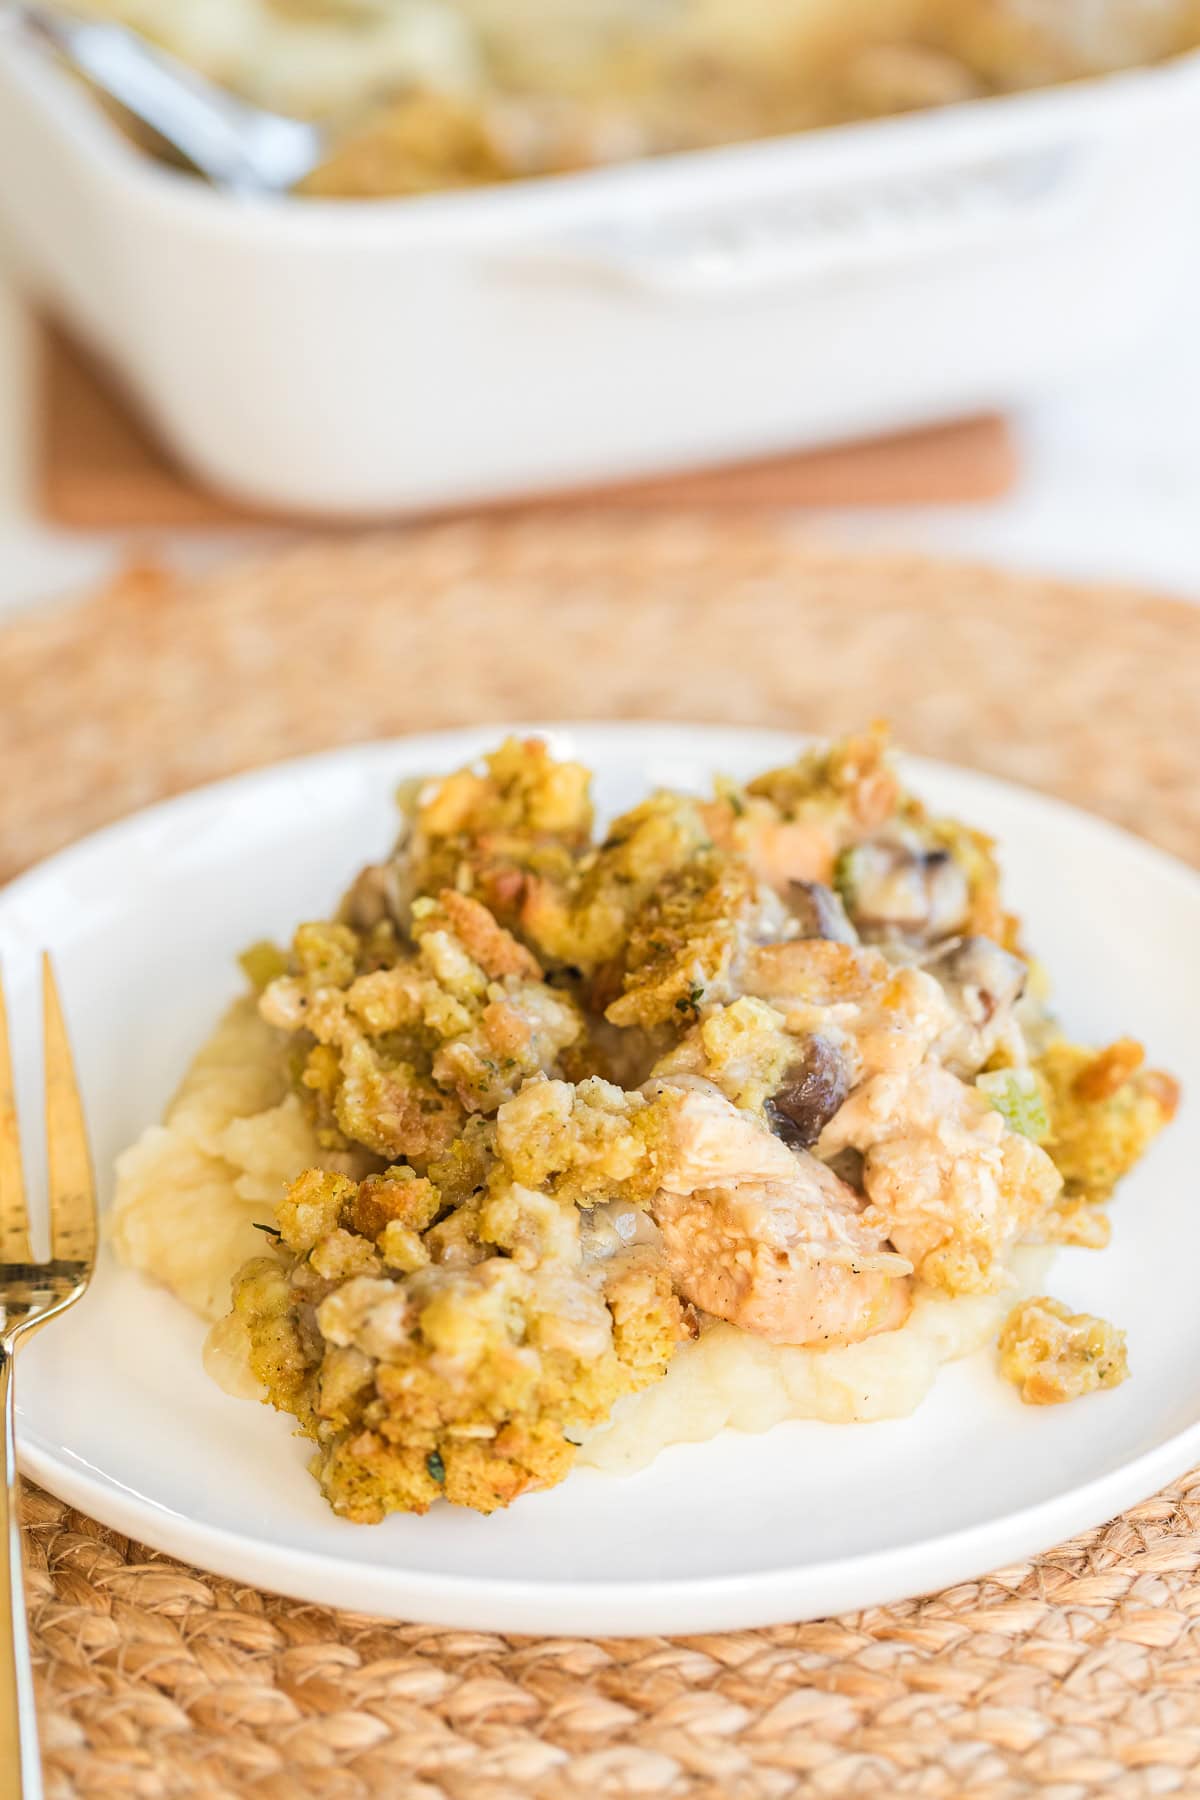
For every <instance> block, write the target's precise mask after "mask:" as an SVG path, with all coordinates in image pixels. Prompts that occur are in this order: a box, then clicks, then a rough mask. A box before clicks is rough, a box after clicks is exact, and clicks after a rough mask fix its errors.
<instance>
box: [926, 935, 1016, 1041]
mask: <svg viewBox="0 0 1200 1800" xmlns="http://www.w3.org/2000/svg"><path fill="white" fill-rule="evenodd" d="M925 967H926V968H927V969H928V970H929V972H930V974H931V975H936V976H937V978H938V980H939V981H940V982H941V984H942V986H943V987H944V988H945V989H946V992H947V993H948V994H949V996H950V998H951V1000H952V1001H953V1002H954V1003H955V1005H956V1006H957V1007H958V1010H959V1011H960V1012H961V1013H962V1015H963V1017H964V1018H966V1019H969V1020H970V1021H971V1023H972V1024H973V1025H987V1024H988V1023H989V1022H990V1021H991V1020H992V1019H993V1018H994V1017H995V1016H996V1014H997V1012H999V1011H1001V1010H1002V1009H1003V1010H1007V1009H1008V1008H1009V1007H1012V1006H1015V1005H1016V1003H1017V1001H1018V1000H1019V999H1020V998H1021V995H1022V994H1023V993H1024V991H1025V979H1026V976H1027V974H1028V970H1027V969H1026V966H1025V964H1024V963H1023V962H1022V961H1021V958H1020V957H1019V956H1013V955H1012V954H1011V952H1010V951H1008V950H1002V949H1001V948H1000V945H999V944H996V943H993V942H992V940H991V938H986V937H966V938H952V939H951V940H950V942H949V943H947V944H943V945H941V946H940V947H939V948H938V950H937V952H936V954H935V955H933V956H931V957H927V958H926V960H925Z"/></svg>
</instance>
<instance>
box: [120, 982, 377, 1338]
mask: <svg viewBox="0 0 1200 1800" xmlns="http://www.w3.org/2000/svg"><path fill="white" fill-rule="evenodd" d="M285 1046H286V1039H285V1037H284V1034H283V1033H282V1032H278V1031H275V1030H273V1029H272V1028H271V1026H269V1025H267V1024H264V1022H263V1020H262V1019H261V1018H260V1017H259V1014H258V1009H257V1007H256V1005H255V1003H254V1000H253V999H252V998H250V997H247V998H246V999H244V1000H239V1001H237V1002H236V1004H235V1005H234V1006H232V1007H231V1008H230V1009H229V1011H228V1012H227V1013H226V1015H225V1017H224V1018H223V1019H222V1021H221V1023H220V1024H219V1025H218V1027H217V1029H216V1031H215V1032H214V1033H213V1036H212V1038H211V1039H210V1040H209V1042H208V1043H207V1044H206V1045H205V1046H204V1048H203V1049H202V1050H201V1051H200V1054H199V1055H198V1056H197V1057H196V1060H195V1061H194V1062H193V1064H192V1066H191V1068H190V1069H189V1070H188V1072H187V1074H186V1075H185V1077H184V1080H183V1084H182V1086H181V1087H180V1089H179V1092H178V1093H177V1094H176V1096H175V1098H174V1100H172V1102H171V1104H170V1106H169V1107H168V1108H167V1113H166V1118H165V1120H164V1122H163V1123H162V1124H161V1125H152V1126H151V1127H150V1128H149V1130H148V1131H144V1132H143V1133H142V1135H141V1137H140V1138H139V1139H138V1140H137V1142H136V1144H133V1145H131V1147H130V1148H129V1149H128V1150H126V1151H125V1152H124V1154H123V1155H122V1156H120V1157H119V1158H118V1159H117V1191H116V1199H115V1201H114V1203H113V1212H112V1221H111V1226H110V1235H111V1242H112V1245H113V1248H114V1249H115V1250H116V1252H117V1255H118V1256H119V1257H120V1258H121V1261H122V1262H124V1263H127V1264H128V1265H129V1267H130V1268H133V1269H140V1270H141V1271H142V1272H143V1273H144V1274H146V1275H151V1276H153V1277H154V1279H155V1280H156V1281H161V1282H162V1284H163V1286H164V1287H168V1288H170V1290H171V1292H172V1293H173V1294H175V1295H176V1296H177V1297H178V1298H179V1299H180V1300H182V1301H183V1303H184V1305H185V1306H190V1307H191V1309H192V1311H193V1312H197V1313H199V1314H200V1315H201V1317H202V1318H205V1319H214V1320H215V1319H219V1318H220V1317H221V1315H222V1314H223V1313H226V1312H228V1310H229V1284H230V1280H231V1278H232V1276H233V1273H234V1271H235V1270H236V1269H238V1268H240V1266H241V1264H242V1263H244V1262H245V1261H246V1260H247V1258H248V1257H251V1256H257V1255H258V1254H259V1253H260V1251H261V1250H262V1247H263V1237H262V1233H261V1232H259V1231H256V1230H255V1225H256V1224H259V1223H262V1224H270V1223H271V1221H272V1219H273V1218H274V1213H275V1206H276V1204H277V1202H278V1200H279V1196H280V1195H281V1194H282V1192H283V1190H284V1187H285V1186H286V1185H287V1183H288V1182H289V1181H294V1180H295V1178H296V1176H297V1175H299V1174H300V1173H301V1172H302V1171H303V1170H304V1169H307V1168H310V1167H311V1166H312V1165H313V1164H314V1163H316V1162H321V1163H324V1164H325V1165H326V1166H330V1167H341V1166H343V1164H345V1163H346V1162H347V1161H348V1159H347V1158H344V1157H337V1156H330V1155H329V1153H328V1152H327V1151H322V1150H321V1148H320V1146H319V1145H318V1143H317V1141H316V1138H315V1136H314V1135H313V1129H312V1126H311V1125H310V1124H309V1122H308V1120H307V1119H306V1117H305V1115H304V1112H303V1109H302V1108H301V1105H300V1101H299V1100H298V1099H297V1097H296V1096H295V1094H292V1093H289V1091H288V1080H287V1071H286V1067H285Z"/></svg>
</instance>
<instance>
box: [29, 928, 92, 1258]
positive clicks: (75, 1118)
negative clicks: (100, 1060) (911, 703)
mask: <svg viewBox="0 0 1200 1800" xmlns="http://www.w3.org/2000/svg"><path fill="white" fill-rule="evenodd" d="M42 1017H43V1032H44V1035H45V1055H46V1160H47V1166H48V1170H49V1188H50V1245H51V1254H52V1255H53V1256H54V1258H55V1259H56V1260H58V1261H62V1262H80V1263H84V1264H85V1265H87V1267H89V1268H90V1267H91V1264H92V1262H93V1261H94V1259H95V1255H96V1184H95V1179H94V1177H93V1174H92V1158H91V1152H90V1151H89V1149H88V1141H87V1126H86V1124H85V1123H84V1117H83V1105H82V1103H81V1101H80V1098H79V1083H78V1081H77V1080H76V1076H75V1064H74V1062H73V1061H72V1058H71V1045H70V1042H69V1040H68V1038H67V1028H66V1025H65V1023H64V1021H63V1015H62V1002H61V1001H60V999H59V997H58V985H57V983H56V982H55V979H54V968H53V965H52V964H51V961H50V958H49V955H47V954H43V957H42Z"/></svg>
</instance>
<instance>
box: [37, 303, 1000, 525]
mask: <svg viewBox="0 0 1200 1800" xmlns="http://www.w3.org/2000/svg"><path fill="white" fill-rule="evenodd" d="M41 360H42V369H41V395H42V404H41V420H40V437H39V448H38V463H37V480H36V487H37V498H38V502H39V505H40V510H41V512H42V514H43V516H44V517H46V518H47V519H49V520H51V521H52V522H54V523H56V524H59V525H67V526H71V527H75V528H77V529H84V530H96V529H104V528H117V529H129V528H133V529H137V528H144V527H186V526H212V525H221V524H228V523H232V522H242V523H244V522H245V521H246V520H248V519H251V518H254V517H256V516H257V517H260V518H261V517H262V516H263V515H261V514H258V515H256V514H254V513H252V512H250V511H248V510H247V509H245V508H243V507H240V506H238V505H237V504H236V503H234V502H232V501H230V500H229V499H227V498H226V497H224V496H223V495H220V494H217V493H214V492H212V491H211V490H210V489H207V488H205V487H203V486H201V485H200V484H199V483H198V482H197V481H196V480H195V479H194V478H193V477H192V476H190V475H189V474H188V473H187V472H186V471H185V470H184V469H182V468H181V467H180V466H179V464H178V463H177V462H176V461H175V460H174V459H173V458H172V456H171V455H170V453H169V452H168V451H167V450H166V449H165V448H164V447H163V445H162V444H161V443H160V442H159V441H158V440H157V439H156V437H155V436H154V434H153V433H152V432H151V430H150V429H149V428H148V427H147V425H146V424H145V423H144V421H143V420H141V419H140V418H139V417H138V416H137V414H136V412H135V411H134V410H133V409H132V407H131V406H130V405H129V403H128V402H127V401H126V399H125V398H124V396H122V395H121V394H119V392H118V391H117V390H116V388H115V387H114V386H113V384H112V383H111V381H110V380H109V379H108V378H107V377H106V376H105V375H103V374H102V373H101V371H100V370H99V369H98V368H97V366H96V365H95V363H94V362H92V361H91V360H90V359H89V358H88V357H87V356H85V355H84V353H83V352H82V351H80V350H79V349H78V348H77V347H76V346H75V345H74V344H73V343H71V342H70V341H69V340H68V339H67V338H65V337H64V336H63V335H62V334H61V333H60V332H58V331H56V330H54V329H52V328H46V329H45V330H44V332H43V334H42V348H41ZM1016 475H1017V458H1016V453H1015V449H1014V445H1013V440H1012V436H1011V433H1010V431H1009V428H1008V426H1007V424H1006V423H1005V421H1004V420H1003V419H1000V418H996V417H993V416H988V417H983V418H976V419H968V420H964V421H961V422H959V423H955V424H949V425H939V426H933V427H930V428H928V429H925V430H922V431H914V432H908V433H904V434H903V435H899V436H894V437H883V438H877V439H874V440H872V441H870V442H866V443H858V444H850V445H845V446H841V447H839V448H835V449H830V450H819V451H807V452H804V453H801V454H796V455H790V456H776V457H771V458H769V459H765V460H762V461H757V462H747V463H741V464H738V465H736V466H735V467H732V468H722V469H717V470H711V471H705V472H703V473H699V474H688V475H679V476H675V477H672V478H670V479H669V480H654V481H645V482H640V483H638V484H637V485H631V486H621V487H610V488H605V489H603V490H601V491H598V492H593V493H589V494H588V495H587V496H586V498H587V499H588V501H589V502H590V503H591V504H602V505H603V504H612V505H614V506H616V505H619V506H622V507H629V506H635V507H660V506H671V507H679V506H684V507H697V506H699V507H704V506H715V507H725V506H729V507H744V506H780V507H791V506H800V507H803V506H811V507H826V506H830V507H832V506H914V505H938V504H941V505H947V504H949V505H953V504H964V503H967V502H971V501H982V500H992V499H995V498H997V497H998V496H999V495H1001V494H1004V493H1006V492H1007V491H1008V489H1009V488H1011V486H1012V485H1013V483H1014V482H1015V480H1016ZM580 497H581V496H580V495H579V494H572V495H571V496H569V497H568V503H571V504H574V503H576V502H578V500H579V499H580ZM526 504H527V503H526ZM540 504H544V505H562V504H564V500H563V498H562V497H556V498H555V499H554V500H552V501H544V502H541V503H540Z"/></svg>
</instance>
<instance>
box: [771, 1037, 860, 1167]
mask: <svg viewBox="0 0 1200 1800" xmlns="http://www.w3.org/2000/svg"><path fill="white" fill-rule="evenodd" d="M849 1092H850V1078H849V1074H848V1072H847V1069H846V1063H845V1060H844V1058H843V1057H842V1055H841V1053H840V1051H838V1050H837V1049H836V1048H835V1046H834V1045H833V1044H831V1043H830V1042H829V1040H828V1038H823V1037H819V1036H816V1035H814V1036H812V1037H810V1038H806V1039H805V1040H804V1043H803V1046H802V1048H801V1051H800V1055H799V1056H798V1057H797V1058H796V1061H795V1062H794V1063H792V1064H791V1066H790V1068H789V1069H788V1071H787V1073H786V1074H785V1075H784V1078H783V1082H782V1085H781V1086H780V1088H779V1090H778V1092H777V1093H775V1094H773V1095H772V1096H771V1098H770V1099H769V1100H768V1101H767V1106H766V1112H767V1118H768V1121H769V1123H770V1126H771V1130H772V1131H773V1132H774V1133H775V1135H776V1137H777V1138H780V1139H781V1140H782V1141H783V1142H784V1143H785V1144H786V1145H787V1146H788V1148H789V1149H790V1150H807V1149H809V1148H810V1147H811V1146H812V1145H813V1144H815V1143H816V1141H817V1139H818V1138H819V1137H820V1135H821V1133H822V1131H824V1129H825V1127H826V1125H828V1123H829V1121H830V1119H832V1117H833V1115H834V1113H835V1112H837V1110H838V1108H839V1107H840V1106H841V1104H842V1102H843V1100H845V1098H846V1096H847V1094H848V1093H849Z"/></svg>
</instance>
